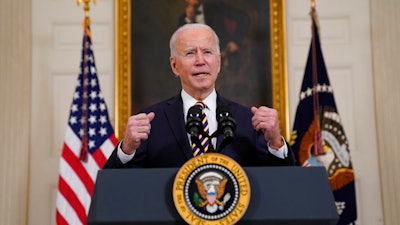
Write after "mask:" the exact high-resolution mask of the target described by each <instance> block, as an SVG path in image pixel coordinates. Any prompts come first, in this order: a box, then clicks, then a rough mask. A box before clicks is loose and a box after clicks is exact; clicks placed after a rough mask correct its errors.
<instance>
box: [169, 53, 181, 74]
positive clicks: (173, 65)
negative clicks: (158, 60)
mask: <svg viewBox="0 0 400 225" xmlns="http://www.w3.org/2000/svg"><path fill="white" fill-rule="evenodd" d="M169 64H170V65H171V69H172V72H174V74H175V76H179V72H178V69H177V67H176V60H175V58H173V57H170V58H169Z"/></svg>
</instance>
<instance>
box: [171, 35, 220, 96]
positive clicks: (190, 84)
mask: <svg viewBox="0 0 400 225" xmlns="http://www.w3.org/2000/svg"><path fill="white" fill-rule="evenodd" d="M176 48H177V49H176V50H177V55H178V56H177V57H176V58H170V63H171V68H172V71H173V72H174V73H175V75H176V76H178V77H179V78H180V80H181V85H182V88H183V89H184V90H185V91H186V92H188V93H189V94H190V95H192V96H193V97H195V98H196V99H199V100H201V99H203V98H204V97H206V96H208V94H210V93H211V91H212V90H213V89H214V87H215V81H216V80H217V77H218V73H219V71H220V68H221V56H220V55H219V54H218V53H217V49H216V42H215V39H214V36H213V35H212V33H211V32H210V31H208V30H205V29H197V30H186V31H182V32H181V33H180V34H179V35H178V37H177V43H176Z"/></svg>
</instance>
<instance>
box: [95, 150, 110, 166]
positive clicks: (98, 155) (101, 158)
mask: <svg viewBox="0 0 400 225" xmlns="http://www.w3.org/2000/svg"><path fill="white" fill-rule="evenodd" d="M92 157H93V159H94V161H96V163H97V165H98V166H99V168H103V166H104V164H106V162H107V158H106V156H105V155H104V153H103V152H102V151H101V149H97V150H96V151H95V152H94V153H93V154H92Z"/></svg>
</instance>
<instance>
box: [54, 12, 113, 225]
mask: <svg viewBox="0 0 400 225" xmlns="http://www.w3.org/2000/svg"><path fill="white" fill-rule="evenodd" d="M89 23H90V20H89V18H88V17H87V18H85V21H84V28H85V29H84V35H83V41H82V58H81V63H80V73H79V76H78V81H77V86H76V89H75V92H74V94H73V101H72V104H71V109H70V115H69V119H68V126H67V130H66V134H65V138H64V145H63V149H62V155H61V160H60V171H59V183H58V193H57V203H56V222H57V224H58V225H63V224H74V225H75V224H86V217H87V213H88V211H89V206H90V201H91V196H92V193H93V189H94V184H95V181H96V176H97V171H98V170H99V169H101V168H102V167H103V165H104V164H105V163H106V161H107V159H108V157H109V156H110V155H111V152H112V151H113V149H114V148H115V146H116V144H117V139H116V137H115V134H114V130H113V127H112V126H111V124H110V122H109V118H108V111H107V106H106V103H105V101H104V98H103V95H102V93H101V91H100V86H99V80H98V78H97V73H96V65H95V60H94V55H93V50H92V42H91V35H90V28H89Z"/></svg>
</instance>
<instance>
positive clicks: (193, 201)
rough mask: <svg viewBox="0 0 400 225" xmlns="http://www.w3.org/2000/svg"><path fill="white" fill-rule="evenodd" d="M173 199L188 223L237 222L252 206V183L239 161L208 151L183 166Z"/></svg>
mask: <svg viewBox="0 0 400 225" xmlns="http://www.w3.org/2000/svg"><path fill="white" fill-rule="evenodd" d="M173 199H174V204H175V208H176V209H177V211H178V213H179V215H180V216H181V217H182V219H184V220H185V221H186V222H187V223H188V224H207V225H209V224H210V225H213V224H218V225H229V224H235V223H237V222H238V221H239V220H240V219H241V218H242V216H243V215H244V213H245V212H246V210H247V207H248V205H249V202H250V184H249V180H248V178H247V175H246V173H245V171H244V170H243V168H242V167H241V166H240V165H239V164H238V163H237V162H236V161H234V160H233V159H231V158H229V157H228V156H225V155H222V154H218V153H207V154H203V155H201V156H197V157H194V158H192V159H191V160H189V161H187V162H186V163H185V164H184V165H183V166H182V167H181V168H180V170H179V171H178V173H177V174H176V176H175V180H174V184H173Z"/></svg>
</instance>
